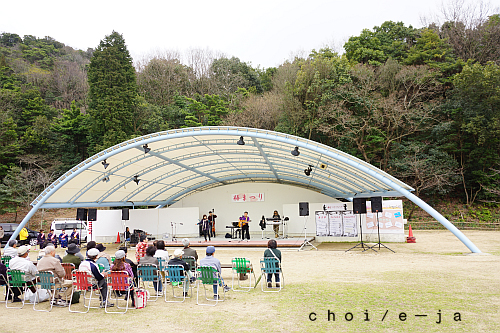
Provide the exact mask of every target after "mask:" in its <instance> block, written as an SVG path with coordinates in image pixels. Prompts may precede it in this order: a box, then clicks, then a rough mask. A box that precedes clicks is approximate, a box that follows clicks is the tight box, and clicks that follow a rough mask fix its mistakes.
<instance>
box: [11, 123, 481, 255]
mask: <svg viewBox="0 0 500 333" xmlns="http://www.w3.org/2000/svg"><path fill="white" fill-rule="evenodd" d="M292 151H293V153H292ZM297 152H298V154H297ZM307 169H309V171H310V172H307V171H308V170H307ZM307 173H309V175H307ZM238 182H277V183H281V184H287V185H293V186H300V187H304V188H308V189H311V190H314V191H318V192H321V193H323V194H325V195H328V196H330V197H332V198H338V199H340V198H345V199H349V200H350V199H352V198H354V197H373V196H384V197H395V196H406V197H407V198H408V199H410V200H412V201H413V202H415V203H416V204H417V205H419V206H420V207H421V208H423V209H424V210H425V211H427V212H428V213H429V214H431V215H432V216H433V217H434V218H436V219H437V220H438V221H439V222H440V223H442V224H443V225H444V226H445V227H446V228H448V229H449V230H450V231H451V232H453V233H454V234H455V235H456V236H457V237H458V238H459V239H460V240H461V241H462V242H463V243H464V244H465V245H466V246H467V247H468V248H469V249H470V250H471V251H472V252H480V251H479V249H478V248H477V247H476V246H475V245H474V244H473V243H471V242H470V241H469V239H467V237H465V235H463V233H462V232H460V231H459V230H458V229H457V228H456V227H455V226H454V225H453V224H451V223H450V222H449V221H448V220H446V219H445V218H444V217H443V216H442V215H441V214H439V213H438V212H436V211H435V210H434V209H433V208H432V207H430V206H429V205H427V204H426V203H425V202H423V201H422V200H421V199H419V198H418V197H416V196H415V195H413V194H412V193H411V192H410V191H413V189H412V188H411V187H410V186H408V185H406V184H405V183H403V182H401V181H399V180H398V179H396V178H394V177H392V176H390V175H389V174H387V173H385V172H383V171H382V170H380V169H378V168H376V167H374V166H372V165H370V164H368V163H366V162H364V161H362V160H360V159H358V158H356V157H353V156H351V155H349V154H346V153H344V152H341V151H339V150H336V149H333V148H331V147H328V146H326V145H323V144H320V143H317V142H314V141H311V140H307V139H303V138H300V137H296V136H292V135H288V134H283V133H278V132H272V131H266V130H260V129H253V128H241V127H195V128H184V129H176V130H170V131H166V132H159V133H154V134H149V135H145V136H142V137H138V138H135V139H132V140H128V141H125V142H123V143H120V144H118V145H115V146H113V147H110V148H108V149H106V150H103V151H101V152H100V153H98V154H96V155H94V156H92V157H90V158H88V159H87V160H85V161H83V162H81V163H80V164H78V165H76V166H75V167H73V168H72V169H71V170H69V171H68V172H66V173H65V174H64V175H62V176H61V177H59V179H57V180H56V181H55V182H54V183H52V184H51V185H50V186H49V187H47V188H46V189H45V190H44V191H43V192H42V193H41V194H40V195H39V196H38V197H37V198H36V199H35V200H34V201H33V202H32V204H31V205H32V206H33V208H32V209H31V211H30V212H29V213H28V215H27V216H26V217H25V218H24V219H23V221H22V222H21V224H20V226H19V227H18V230H16V232H15V233H14V234H13V236H12V237H16V236H17V234H18V232H19V231H20V229H21V228H22V227H23V226H24V224H26V222H27V221H28V220H29V219H30V218H31V217H32V216H33V214H34V213H35V212H36V211H37V210H38V209H39V208H71V207H110V206H129V205H130V206H133V205H136V206H145V205H147V206H152V205H154V206H158V207H162V206H165V205H170V204H172V203H174V202H176V201H178V200H180V199H182V198H183V197H185V196H188V195H190V194H193V193H195V192H198V191H203V190H207V189H209V188H213V187H216V186H222V185H227V184H233V183H238Z"/></svg>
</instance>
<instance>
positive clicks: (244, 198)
mask: <svg viewBox="0 0 500 333" xmlns="http://www.w3.org/2000/svg"><path fill="white" fill-rule="evenodd" d="M231 201H232V202H259V201H264V193H239V194H232V195H231Z"/></svg>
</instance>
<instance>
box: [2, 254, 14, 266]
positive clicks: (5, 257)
mask: <svg viewBox="0 0 500 333" xmlns="http://www.w3.org/2000/svg"><path fill="white" fill-rule="evenodd" d="M10 259H12V258H11V257H9V256H3V257H2V262H3V264H4V265H5V267H7V268H9V261H10Z"/></svg>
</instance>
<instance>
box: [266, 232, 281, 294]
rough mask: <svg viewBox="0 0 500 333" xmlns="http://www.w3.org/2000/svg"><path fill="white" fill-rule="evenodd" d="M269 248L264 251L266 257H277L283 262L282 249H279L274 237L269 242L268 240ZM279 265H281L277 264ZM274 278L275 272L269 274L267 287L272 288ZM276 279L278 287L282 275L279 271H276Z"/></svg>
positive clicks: (277, 286)
mask: <svg viewBox="0 0 500 333" xmlns="http://www.w3.org/2000/svg"><path fill="white" fill-rule="evenodd" d="M267 247H268V248H267V250H266V251H264V257H265V258H276V259H278V260H279V262H281V251H280V250H278V249H277V247H278V243H277V242H276V241H275V240H274V239H270V240H269V242H267ZM277 265H278V264H277ZM277 267H279V265H278V266H277ZM272 278H273V274H271V273H270V274H267V287H268V288H272V287H273V284H272ZM274 281H275V282H276V288H279V287H280V275H279V273H274Z"/></svg>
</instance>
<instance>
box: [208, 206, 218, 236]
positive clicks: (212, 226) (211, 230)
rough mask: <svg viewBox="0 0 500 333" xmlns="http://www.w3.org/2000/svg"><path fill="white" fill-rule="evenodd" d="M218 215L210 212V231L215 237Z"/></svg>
mask: <svg viewBox="0 0 500 333" xmlns="http://www.w3.org/2000/svg"><path fill="white" fill-rule="evenodd" d="M216 218H217V215H215V214H214V213H212V211H210V212H208V220H209V221H210V233H211V236H212V237H215V219H216Z"/></svg>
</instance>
